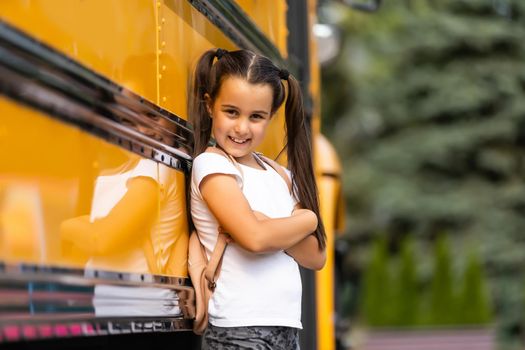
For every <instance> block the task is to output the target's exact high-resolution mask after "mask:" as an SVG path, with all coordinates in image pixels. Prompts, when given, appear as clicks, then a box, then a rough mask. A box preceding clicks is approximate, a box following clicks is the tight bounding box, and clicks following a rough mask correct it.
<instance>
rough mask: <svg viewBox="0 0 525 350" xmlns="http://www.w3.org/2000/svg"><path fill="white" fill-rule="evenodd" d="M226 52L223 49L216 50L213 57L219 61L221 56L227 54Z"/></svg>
mask: <svg viewBox="0 0 525 350" xmlns="http://www.w3.org/2000/svg"><path fill="white" fill-rule="evenodd" d="M227 52H228V51H226V50H224V49H221V48H219V49H217V51H215V57H217V59H218V60H220V59H221V58H222V56H224V54H225V53H227Z"/></svg>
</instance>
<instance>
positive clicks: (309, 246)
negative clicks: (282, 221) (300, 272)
mask: <svg viewBox="0 0 525 350" xmlns="http://www.w3.org/2000/svg"><path fill="white" fill-rule="evenodd" d="M303 210H305V209H299V208H298V209H295V210H294V211H293V213H292V216H294V215H298V214H299V213H300V212H301V211H303ZM255 216H256V217H257V219H259V220H270V218H269V217H267V216H266V215H264V214H263V213H260V212H255ZM285 251H286V253H287V254H288V255H290V256H291V257H292V258H294V259H295V261H297V263H298V264H299V265H301V266H302V267H304V268H307V269H310V270H320V269H322V268H323V266H324V264H325V262H326V248H323V249H319V241H318V240H317V237H315V235H314V234H310V235H308V236H306V238H304V239H302V240H301V241H300V242H298V243H297V244H295V245H293V246H291V247H289V248H287V249H285Z"/></svg>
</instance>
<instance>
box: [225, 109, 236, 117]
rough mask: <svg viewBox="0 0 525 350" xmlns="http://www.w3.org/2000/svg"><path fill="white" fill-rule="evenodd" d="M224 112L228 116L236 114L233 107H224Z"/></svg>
mask: <svg viewBox="0 0 525 350" xmlns="http://www.w3.org/2000/svg"><path fill="white" fill-rule="evenodd" d="M224 113H226V114H227V115H230V116H235V115H237V111H236V110H235V109H226V110H225V111H224Z"/></svg>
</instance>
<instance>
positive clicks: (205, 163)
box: [192, 152, 242, 188]
mask: <svg viewBox="0 0 525 350" xmlns="http://www.w3.org/2000/svg"><path fill="white" fill-rule="evenodd" d="M211 174H226V175H233V176H234V177H235V179H236V180H237V184H238V185H239V187H241V186H242V176H241V173H240V172H239V170H238V169H237V168H236V167H235V165H234V164H233V163H232V162H231V161H230V160H229V159H228V158H226V157H224V156H222V155H220V154H216V153H210V152H204V153H201V154H200V155H199V156H197V157H196V158H195V159H194V160H193V166H192V179H193V184H194V185H195V186H196V187H197V188H198V187H199V185H200V183H201V181H202V180H203V179H204V178H205V177H206V176H208V175H211Z"/></svg>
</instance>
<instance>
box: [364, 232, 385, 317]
mask: <svg viewBox="0 0 525 350" xmlns="http://www.w3.org/2000/svg"><path fill="white" fill-rule="evenodd" d="M390 293H391V281H390V275H389V269H388V250H387V242H386V240H385V239H378V240H376V241H375V243H374V245H373V249H372V257H371V259H370V261H369V263H368V266H367V268H366V271H365V274H364V281H363V288H362V292H361V295H362V299H363V303H362V306H363V310H362V314H363V317H364V319H365V321H366V323H367V324H368V325H370V326H385V325H388V324H389V323H390V317H391V313H390V310H391V305H390V304H389V301H390V300H389V299H390V298H389V296H390Z"/></svg>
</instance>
